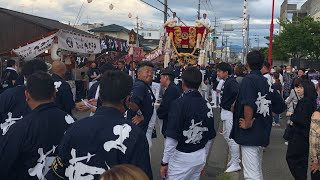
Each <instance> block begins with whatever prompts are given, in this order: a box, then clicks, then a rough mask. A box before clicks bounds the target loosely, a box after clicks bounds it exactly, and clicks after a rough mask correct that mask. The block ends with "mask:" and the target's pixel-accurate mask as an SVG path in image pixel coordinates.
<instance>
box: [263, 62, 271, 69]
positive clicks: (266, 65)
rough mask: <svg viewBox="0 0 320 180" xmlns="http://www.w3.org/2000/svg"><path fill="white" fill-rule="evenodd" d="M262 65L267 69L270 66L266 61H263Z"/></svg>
mask: <svg viewBox="0 0 320 180" xmlns="http://www.w3.org/2000/svg"><path fill="white" fill-rule="evenodd" d="M263 66H265V67H267V68H268V69H269V68H270V64H269V63H268V62H267V61H263Z"/></svg>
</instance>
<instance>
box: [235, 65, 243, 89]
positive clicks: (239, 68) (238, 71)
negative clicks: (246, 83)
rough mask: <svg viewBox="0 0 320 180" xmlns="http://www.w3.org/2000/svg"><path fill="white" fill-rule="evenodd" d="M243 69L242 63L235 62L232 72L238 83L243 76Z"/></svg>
mask: <svg viewBox="0 0 320 180" xmlns="http://www.w3.org/2000/svg"><path fill="white" fill-rule="evenodd" d="M244 71H245V68H244V66H243V65H242V64H237V65H236V66H235V67H234V74H235V75H236V76H237V77H236V80H237V82H238V83H239V84H241V82H242V79H243V78H244Z"/></svg>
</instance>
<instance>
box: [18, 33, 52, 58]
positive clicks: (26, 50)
mask: <svg viewBox="0 0 320 180" xmlns="http://www.w3.org/2000/svg"><path fill="white" fill-rule="evenodd" d="M55 35H56V34H52V35H50V36H47V37H45V38H42V39H40V40H38V41H35V42H33V43H30V44H27V45H25V46H23V47H20V48H17V49H13V52H14V53H16V54H17V56H19V57H20V58H21V59H22V60H26V61H29V60H32V59H33V58H35V57H37V56H38V55H40V54H42V53H44V52H45V51H46V50H48V49H50V48H51V46H52V44H53V41H54V37H55Z"/></svg>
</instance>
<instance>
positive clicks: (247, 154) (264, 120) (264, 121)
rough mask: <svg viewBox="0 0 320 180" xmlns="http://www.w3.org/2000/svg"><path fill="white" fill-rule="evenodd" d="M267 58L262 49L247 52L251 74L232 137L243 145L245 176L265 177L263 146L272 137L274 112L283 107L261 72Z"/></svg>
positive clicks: (244, 85)
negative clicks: (263, 170) (261, 51)
mask: <svg viewBox="0 0 320 180" xmlns="http://www.w3.org/2000/svg"><path fill="white" fill-rule="evenodd" d="M263 61H264V57H263V55H262V54H261V53H260V52H259V51H252V52H250V53H249V54H248V55H247V68H248V70H249V72H250V73H249V74H248V75H247V76H246V77H245V78H244V79H243V80H242V83H241V85H240V90H239V95H238V97H237V100H236V103H235V109H234V116H233V128H232V131H231V134H230V138H232V139H234V140H235V142H236V143H237V144H239V145H240V146H241V153H242V164H243V168H244V178H245V179H263V175H262V155H263V147H267V146H268V145H269V141H270V132H271V127H272V121H273V119H272V113H276V114H280V113H282V112H283V111H284V108H285V105H284V102H283V99H282V98H281V96H280V94H279V93H278V92H277V91H274V90H273V88H272V86H271V84H268V82H267V79H266V78H265V77H264V76H263V75H262V74H261V72H260V70H261V68H262V65H263Z"/></svg>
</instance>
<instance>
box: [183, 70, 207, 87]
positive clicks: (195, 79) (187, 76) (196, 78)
mask: <svg viewBox="0 0 320 180" xmlns="http://www.w3.org/2000/svg"><path fill="white" fill-rule="evenodd" d="M181 78H182V81H183V82H184V84H185V85H186V86H187V87H188V88H192V89H198V88H199V86H200V84H201V82H202V74H201V72H200V70H198V69H197V68H194V67H191V68H187V69H186V70H184V71H183V72H182V75H181Z"/></svg>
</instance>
